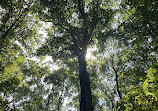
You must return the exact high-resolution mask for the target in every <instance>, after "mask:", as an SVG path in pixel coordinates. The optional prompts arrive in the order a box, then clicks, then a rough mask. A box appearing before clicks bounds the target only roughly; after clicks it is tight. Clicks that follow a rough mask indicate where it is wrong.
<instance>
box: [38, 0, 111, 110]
mask: <svg viewBox="0 0 158 111" xmlns="http://www.w3.org/2000/svg"><path fill="white" fill-rule="evenodd" d="M39 5H40V8H41V9H43V10H40V11H39V13H40V15H41V20H43V21H45V22H51V23H52V24H53V25H52V29H50V30H49V37H50V38H49V39H48V40H47V42H46V44H45V45H43V47H41V48H40V49H39V50H38V52H37V53H38V54H39V55H40V54H49V55H52V57H53V58H54V60H57V59H58V60H63V61H65V60H67V59H66V58H68V59H70V58H73V57H77V58H78V63H79V79H80V87H81V101H80V111H92V110H93V109H94V108H93V105H92V95H91V86H90V77H89V74H88V72H87V63H86V58H85V56H86V54H87V48H88V46H89V45H90V44H94V43H93V42H92V41H94V40H95V39H97V38H101V37H102V38H104V36H101V35H100V36H101V37H99V36H98V34H99V33H103V32H102V30H104V29H105V28H106V27H107V26H108V25H109V23H110V22H111V18H112V17H113V15H114V9H111V8H110V6H112V4H111V2H110V1H95V0H94V1H86V2H84V1H83V0H76V1H71V0H67V1H61V0H55V1H54V0H53V1H48V0H47V1H45V0H41V1H40V3H39ZM52 30H53V31H52ZM53 36H54V37H53Z"/></svg>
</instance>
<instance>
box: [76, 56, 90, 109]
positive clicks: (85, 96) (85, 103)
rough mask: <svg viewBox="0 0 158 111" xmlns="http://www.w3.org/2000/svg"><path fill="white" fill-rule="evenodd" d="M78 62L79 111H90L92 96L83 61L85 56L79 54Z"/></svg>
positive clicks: (85, 65)
mask: <svg viewBox="0 0 158 111" xmlns="http://www.w3.org/2000/svg"><path fill="white" fill-rule="evenodd" d="M78 62H79V78H80V87H81V101H80V111H92V110H93V107H92V95H91V87H90V78H89V74H88V72H87V68H86V67H87V64H86V60H85V55H84V54H80V55H79V56H78Z"/></svg>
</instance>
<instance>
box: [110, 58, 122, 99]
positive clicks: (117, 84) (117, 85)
mask: <svg viewBox="0 0 158 111" xmlns="http://www.w3.org/2000/svg"><path fill="white" fill-rule="evenodd" d="M112 68H113V70H114V72H115V81H116V89H117V92H118V95H119V97H120V99H122V94H121V92H120V90H119V83H118V74H117V73H118V70H117V69H116V68H115V67H114V61H113V58H112Z"/></svg>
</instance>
